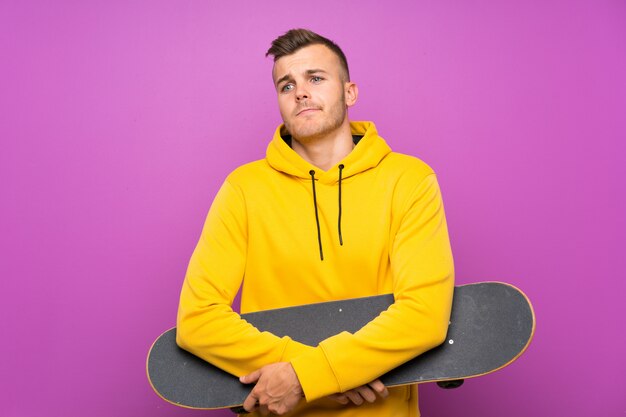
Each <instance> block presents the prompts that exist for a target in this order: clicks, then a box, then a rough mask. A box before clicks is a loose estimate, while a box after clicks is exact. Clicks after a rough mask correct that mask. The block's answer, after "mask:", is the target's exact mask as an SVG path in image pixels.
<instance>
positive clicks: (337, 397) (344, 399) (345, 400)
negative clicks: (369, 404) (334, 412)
mask: <svg viewBox="0 0 626 417" xmlns="http://www.w3.org/2000/svg"><path fill="white" fill-rule="evenodd" d="M330 399H331V400H335V401H337V402H338V403H339V404H342V405H346V404H348V403H349V402H350V400H349V399H348V397H346V396H345V395H344V394H333V395H330Z"/></svg>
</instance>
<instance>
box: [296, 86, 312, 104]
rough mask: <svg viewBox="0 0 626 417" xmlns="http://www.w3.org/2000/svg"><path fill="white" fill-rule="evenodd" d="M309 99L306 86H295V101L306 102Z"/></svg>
mask: <svg viewBox="0 0 626 417" xmlns="http://www.w3.org/2000/svg"><path fill="white" fill-rule="evenodd" d="M309 98H311V95H310V93H309V90H308V89H307V88H306V85H303V84H298V85H296V100H297V101H301V100H307V99H309Z"/></svg>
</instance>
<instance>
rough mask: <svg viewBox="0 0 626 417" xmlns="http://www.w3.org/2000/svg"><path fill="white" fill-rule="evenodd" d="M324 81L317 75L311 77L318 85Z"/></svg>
mask: <svg viewBox="0 0 626 417" xmlns="http://www.w3.org/2000/svg"><path fill="white" fill-rule="evenodd" d="M322 80H323V78H322V77H320V76H318V75H315V76H313V77H311V81H313V82H314V83H316V84H317V83H319V82H321V81H322Z"/></svg>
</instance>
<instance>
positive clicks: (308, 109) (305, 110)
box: [296, 107, 320, 116]
mask: <svg viewBox="0 0 626 417" xmlns="http://www.w3.org/2000/svg"><path fill="white" fill-rule="evenodd" d="M319 110H320V109H318V108H316V107H309V108H306V109H302V110H300V111H299V112H298V113H296V116H304V115H307V114H310V113H314V112H316V111H319Z"/></svg>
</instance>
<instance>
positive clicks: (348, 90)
mask: <svg viewBox="0 0 626 417" xmlns="http://www.w3.org/2000/svg"><path fill="white" fill-rule="evenodd" d="M344 92H345V96H346V107H352V106H354V105H355V104H356V100H357V98H359V87H357V85H356V83H353V82H351V81H348V82H346V83H344Z"/></svg>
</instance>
